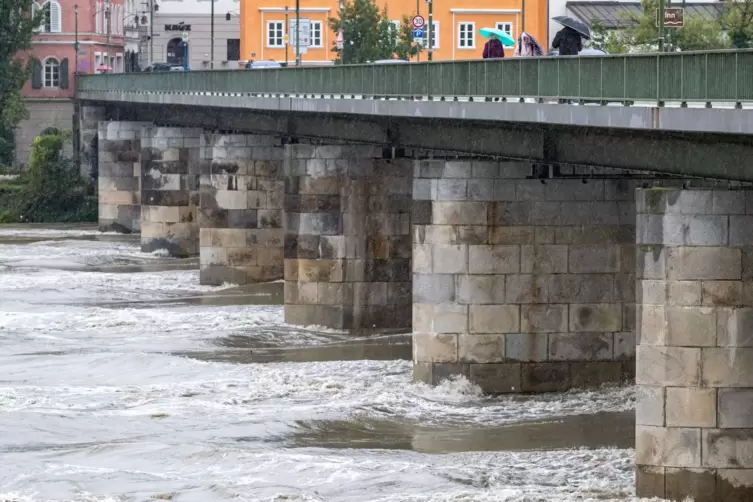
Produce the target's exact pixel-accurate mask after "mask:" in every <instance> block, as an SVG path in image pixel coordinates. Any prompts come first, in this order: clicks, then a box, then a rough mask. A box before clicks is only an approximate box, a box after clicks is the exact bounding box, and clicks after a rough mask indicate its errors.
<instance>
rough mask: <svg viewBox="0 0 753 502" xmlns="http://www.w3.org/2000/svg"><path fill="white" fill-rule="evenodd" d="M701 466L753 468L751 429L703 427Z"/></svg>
mask: <svg viewBox="0 0 753 502" xmlns="http://www.w3.org/2000/svg"><path fill="white" fill-rule="evenodd" d="M703 453H704V454H703V466H704V467H713V468H730V469H735V468H745V469H753V429H703Z"/></svg>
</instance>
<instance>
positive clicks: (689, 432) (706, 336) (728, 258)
mask: <svg viewBox="0 0 753 502" xmlns="http://www.w3.org/2000/svg"><path fill="white" fill-rule="evenodd" d="M636 199H637V212H638V219H637V240H636V242H637V243H638V253H637V273H638V290H639V292H638V300H639V301H638V315H637V318H638V324H639V329H638V341H639V345H638V350H637V367H636V383H637V384H638V402H637V408H636V464H637V473H636V492H637V495H638V496H639V497H654V496H656V497H660V498H667V499H670V500H677V501H680V500H684V499H685V497H693V498H694V500H695V501H696V502H717V501H722V500H723V501H730V502H732V501H734V502H742V501H750V500H753V296H752V293H753V216H752V214H753V191H748V190H666V189H653V190H639V191H638V193H637V195H636Z"/></svg>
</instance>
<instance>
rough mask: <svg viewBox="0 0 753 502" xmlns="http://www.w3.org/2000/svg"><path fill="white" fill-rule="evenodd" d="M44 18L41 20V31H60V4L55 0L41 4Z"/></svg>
mask: <svg viewBox="0 0 753 502" xmlns="http://www.w3.org/2000/svg"><path fill="white" fill-rule="evenodd" d="M42 10H43V12H44V20H43V21H42V31H44V32H45V33H60V32H61V31H63V30H62V26H63V20H62V9H61V8H60V4H59V3H57V2H56V1H55V0H50V1H49V2H47V3H46V4H44V6H42Z"/></svg>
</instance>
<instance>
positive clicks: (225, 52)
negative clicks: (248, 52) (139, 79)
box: [134, 0, 241, 70]
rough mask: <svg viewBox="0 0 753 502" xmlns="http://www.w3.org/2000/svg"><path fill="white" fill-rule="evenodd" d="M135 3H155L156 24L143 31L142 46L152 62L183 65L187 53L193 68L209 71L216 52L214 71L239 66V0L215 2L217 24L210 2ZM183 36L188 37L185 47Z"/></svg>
mask: <svg viewBox="0 0 753 502" xmlns="http://www.w3.org/2000/svg"><path fill="white" fill-rule="evenodd" d="M134 1H135V2H139V1H141V2H142V3H152V4H154V12H153V24H152V25H151V26H149V28H148V29H145V28H144V27H142V29H141V35H142V41H143V40H144V39H145V40H146V43H145V44H144V43H143V42H142V45H146V48H145V49H146V52H147V53H151V57H150V58H149V62H156V63H171V64H180V65H182V64H183V62H184V61H183V56H184V54H185V53H187V54H188V62H189V66H190V68H191V69H193V70H201V69H208V68H210V67H211V66H212V65H211V63H210V61H211V60H212V52H214V68H216V69H223V68H237V67H238V63H237V61H239V60H240V59H241V58H240V1H239V0H214V23H213V21H212V15H211V10H212V1H211V0H134ZM228 18H229V19H228ZM213 25H214V26H213ZM212 28H214V44H212V37H211V33H212ZM183 33H187V34H188V44H187V47H186V48H184V46H183V41H182V34H183ZM150 37H151V38H150ZM213 45H214V47H213ZM142 66H144V65H143V63H142Z"/></svg>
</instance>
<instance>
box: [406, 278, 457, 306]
mask: <svg viewBox="0 0 753 502" xmlns="http://www.w3.org/2000/svg"><path fill="white" fill-rule="evenodd" d="M455 299H456V296H455V277H454V276H452V275H422V274H413V301H414V302H415V303H451V302H454V301H455Z"/></svg>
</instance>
